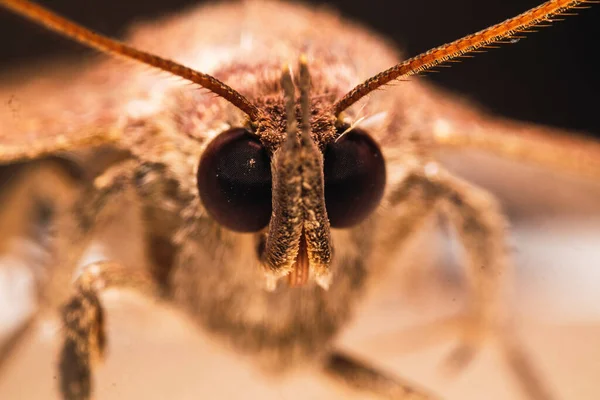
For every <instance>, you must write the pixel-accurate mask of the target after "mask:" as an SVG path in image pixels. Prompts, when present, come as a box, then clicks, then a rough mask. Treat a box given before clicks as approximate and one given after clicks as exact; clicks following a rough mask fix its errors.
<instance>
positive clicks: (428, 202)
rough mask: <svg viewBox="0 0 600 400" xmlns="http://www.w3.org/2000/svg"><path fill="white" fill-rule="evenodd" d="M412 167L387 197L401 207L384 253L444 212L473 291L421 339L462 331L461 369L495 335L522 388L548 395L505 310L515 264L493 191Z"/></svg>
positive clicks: (457, 354)
mask: <svg viewBox="0 0 600 400" xmlns="http://www.w3.org/2000/svg"><path fill="white" fill-rule="evenodd" d="M411 171H412V172H410V173H409V174H408V175H407V176H406V178H405V179H403V180H401V181H400V182H399V183H396V184H395V187H394V188H393V189H392V191H391V193H390V195H389V196H388V199H389V206H390V207H395V208H396V209H397V210H394V213H395V216H394V218H392V219H391V220H390V221H389V222H387V223H388V224H389V227H388V229H386V232H387V233H386V238H385V239H384V240H383V241H382V245H383V246H384V247H383V248H382V252H381V253H382V254H391V253H392V251H397V250H398V248H400V246H402V244H403V243H404V242H405V240H406V239H408V237H409V236H410V234H411V233H412V232H415V231H416V230H418V228H419V226H420V225H421V224H422V223H423V222H424V221H425V220H426V218H427V217H428V216H430V215H431V214H432V213H434V212H438V211H440V210H444V211H446V213H447V215H448V217H449V219H450V222H451V223H452V225H453V226H454V228H455V230H456V232H457V235H458V239H459V241H460V243H461V245H462V247H463V249H464V264H465V265H466V267H467V271H468V278H469V283H470V289H471V290H470V298H469V302H468V310H467V312H466V315H464V316H459V317H451V318H449V319H446V320H442V321H438V322H436V323H433V324H431V325H428V326H425V327H419V328H416V332H418V334H417V336H418V338H419V341H421V342H424V343H430V342H431V341H436V340H439V338H440V337H442V336H445V335H447V334H448V333H452V332H456V330H457V329H458V330H459V332H460V333H461V344H460V345H459V346H458V347H457V348H456V350H455V351H453V352H452V354H451V356H450V357H449V361H450V365H451V366H453V367H454V368H459V367H464V366H466V365H467V364H468V362H469V361H470V360H471V359H472V358H473V356H474V355H475V353H476V350H477V349H478V347H479V346H480V345H481V344H482V343H483V340H484V339H487V338H490V336H491V337H492V338H494V339H496V340H497V341H498V342H499V343H500V348H501V351H502V353H503V355H504V357H505V359H506V360H507V363H508V365H509V367H510V368H511V370H512V371H513V373H514V374H515V376H516V377H517V380H518V382H519V384H520V385H521V386H522V388H523V389H524V391H525V392H526V393H527V394H528V395H529V396H530V397H531V398H533V399H539V400H541V399H546V400H547V399H550V398H551V396H550V392H549V390H548V389H547V388H545V387H544V385H543V384H542V381H541V379H540V378H539V377H538V374H537V373H536V371H535V368H534V367H533V365H532V363H531V362H530V358H529V357H528V356H527V355H526V354H525V352H524V350H523V349H522V348H521V347H520V345H519V342H518V340H517V339H516V338H515V336H514V329H513V327H512V326H511V325H510V321H509V318H508V315H507V313H506V311H507V310H505V308H504V306H505V300H506V297H505V295H506V293H505V290H506V283H507V280H508V279H507V278H509V277H510V275H509V274H511V273H512V268H511V267H512V266H511V262H510V257H509V254H508V251H509V249H508V247H507V244H506V236H507V234H508V232H507V227H508V223H507V221H506V219H505V217H504V216H503V215H502V213H501V210H500V207H499V205H498V204H497V202H496V201H495V199H494V198H493V197H492V196H491V195H489V194H488V193H486V192H485V191H483V190H481V189H479V188H476V187H474V186H472V185H470V184H469V183H467V182H465V181H463V180H461V179H459V178H456V177H454V176H452V175H451V174H449V173H448V172H446V171H444V170H443V169H441V168H440V166H439V165H438V164H436V163H433V162H431V163H428V164H425V165H424V166H421V167H420V168H417V167H414V168H412V170H411ZM413 333H414V332H413Z"/></svg>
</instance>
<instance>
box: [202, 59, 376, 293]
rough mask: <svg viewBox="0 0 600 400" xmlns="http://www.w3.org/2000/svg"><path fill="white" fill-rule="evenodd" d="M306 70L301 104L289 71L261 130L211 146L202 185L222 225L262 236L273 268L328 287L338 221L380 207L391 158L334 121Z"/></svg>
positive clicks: (264, 256)
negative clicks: (314, 95) (313, 93)
mask: <svg viewBox="0 0 600 400" xmlns="http://www.w3.org/2000/svg"><path fill="white" fill-rule="evenodd" d="M300 71H301V77H300V78H299V81H300V84H299V85H300V92H301V94H300V99H299V101H300V106H299V107H297V106H296V97H295V89H294V84H293V80H292V78H291V74H290V73H289V70H284V72H283V75H282V80H281V85H282V89H283V92H284V93H283V97H282V98H281V99H280V101H278V102H275V104H277V106H275V107H274V106H273V103H272V102H271V106H270V107H268V108H265V109H263V110H261V115H262V117H261V119H260V120H259V121H258V122H257V124H256V125H258V126H259V128H258V129H254V130H253V129H252V127H249V128H241V127H240V128H232V129H229V130H227V131H226V132H223V133H221V134H220V135H219V136H217V137H216V138H215V139H214V140H213V141H212V142H211V143H209V144H208V146H207V148H206V149H205V151H204V153H203V155H202V157H201V159H200V163H199V167H198V174H197V176H198V191H199V195H200V198H201V200H202V203H203V205H204V207H205V208H206V211H207V213H208V214H209V215H210V216H211V217H212V218H213V219H215V221H217V222H218V223H219V224H221V225H222V226H223V227H225V228H227V229H230V230H233V231H238V232H257V233H258V234H259V235H260V238H259V243H260V245H259V246H258V258H259V259H260V260H261V261H262V263H263V264H264V266H265V269H266V271H267V274H274V277H275V278H278V277H281V276H284V275H288V274H289V283H290V284H291V285H301V284H304V283H306V282H307V280H308V278H309V277H310V276H313V277H315V278H316V279H317V282H319V283H320V284H321V285H322V286H327V285H328V284H329V283H328V282H329V275H330V273H329V264H330V263H331V257H332V253H333V245H332V243H331V235H330V226H333V227H335V228H349V227H352V226H355V225H357V224H359V223H361V222H362V221H364V220H365V219H366V218H367V217H368V216H369V215H370V214H371V213H372V212H373V211H374V210H375V208H376V207H377V205H378V204H379V201H380V200H381V198H382V197H383V191H384V187H385V162H384V160H383V156H382V154H381V151H380V150H379V147H378V145H377V144H376V142H375V141H374V140H373V139H372V138H371V137H370V136H369V135H368V134H367V133H366V132H365V131H363V130H360V129H354V130H353V129H350V128H348V127H346V126H344V125H341V126H340V127H336V123H335V121H336V118H335V115H334V114H333V113H332V111H331V105H329V107H326V106H323V105H322V104H321V103H318V102H317V103H313V102H311V99H310V96H309V85H310V82H309V80H308V66H307V65H306V60H302V61H301V64H300ZM297 116H299V117H300V118H299V120H300V121H299V122H300V126H301V128H302V129H301V131H302V132H301V133H300V134H298V133H297V129H296V127H297V125H298V121H297ZM313 116H314V120H315V121H317V123H316V124H312V123H311V122H312V120H313ZM276 121H280V122H281V123H280V124H277V123H275V122H276ZM283 123H285V124H283ZM313 125H314V126H313Z"/></svg>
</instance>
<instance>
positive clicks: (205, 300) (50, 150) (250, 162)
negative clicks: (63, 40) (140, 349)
mask: <svg viewBox="0 0 600 400" xmlns="http://www.w3.org/2000/svg"><path fill="white" fill-rule="evenodd" d="M586 3H590V2H588V1H574V0H571V1H568V0H552V1H548V2H546V3H543V4H542V5H540V6H538V7H536V8H534V9H532V10H529V11H527V12H525V13H523V14H521V15H518V16H516V17H514V18H512V19H509V20H507V21H504V22H502V23H500V24H498V25H494V26H491V27H489V28H487V29H484V30H482V31H480V32H477V33H475V34H472V35H469V36H466V37H464V38H461V39H459V40H457V41H455V42H452V43H449V44H446V45H443V46H440V47H437V48H434V49H432V50H430V51H428V52H426V53H423V54H421V55H418V56H416V57H413V58H409V59H404V61H402V60H403V57H402V56H401V55H400V54H399V53H398V52H397V50H395V49H394V48H392V47H390V46H389V45H388V44H386V43H385V42H384V41H383V40H382V39H381V38H379V37H378V36H377V35H375V34H373V33H371V32H369V31H367V30H365V29H363V28H361V27H359V26H356V25H354V24H352V23H348V22H346V21H343V20H340V19H338V18H336V17H335V16H334V15H333V14H330V13H328V12H325V11H321V10H311V9H309V8H307V7H304V6H301V5H293V4H287V3H279V2H246V3H242V4H237V3H226V4H217V5H211V6H203V7H200V8H197V9H195V10H190V11H189V12H188V13H186V14H185V15H179V16H174V17H171V18H168V19H165V20H163V21H161V22H160V23H157V24H156V25H147V26H141V27H139V28H138V29H137V30H136V31H135V32H134V34H133V35H132V37H131V38H130V39H129V40H128V41H127V44H125V43H121V42H118V41H115V40H112V39H109V38H107V37H104V36H102V35H100V34H97V33H94V32H92V31H90V30H88V29H86V28H84V27H82V26H79V25H77V24H76V23H74V22H71V21H68V20H66V19H64V18H62V17H60V16H58V15H56V14H54V13H52V12H51V11H49V10H47V9H45V8H43V7H40V6H38V5H36V4H35V3H31V2H29V1H25V0H1V1H0V4H1V5H2V6H4V7H5V8H7V9H9V10H12V11H13V12H16V13H18V14H20V15H22V16H24V17H26V18H29V19H32V20H33V21H35V22H36V23H39V24H41V25H44V26H46V27H48V28H49V29H51V30H55V31H57V32H59V33H61V34H63V35H66V36H68V37H71V38H73V39H74V40H76V41H78V42H80V43H82V44H84V45H86V46H89V47H92V48H95V49H98V50H100V51H102V52H104V53H108V54H112V55H115V56H117V60H109V61H103V62H101V63H98V64H97V65H94V66H91V67H90V68H89V69H88V70H86V71H81V70H77V71H76V72H72V71H66V72H63V73H62V76H61V77H60V79H56V80H54V81H37V82H31V83H29V84H24V85H22V86H19V88H18V90H16V89H15V88H10V90H12V91H14V92H18V93H19V97H20V98H28V96H34V94H35V93H53V95H52V98H51V99H49V100H48V101H40V102H37V103H34V104H29V105H28V107H27V110H26V113H27V114H26V115H24V113H25V110H23V112H21V111H20V110H16V111H15V110H14V109H12V107H7V110H3V111H2V112H3V114H1V119H0V121H1V122H0V124H1V125H0V126H1V131H0V163H2V165H3V167H2V168H3V169H2V178H3V179H4V180H2V182H3V184H5V185H6V186H7V187H8V185H12V186H13V187H12V188H11V191H10V193H12V195H11V196H10V197H9V198H8V199H7V200H5V203H6V205H5V207H3V212H2V214H1V218H2V220H3V223H2V225H3V227H6V228H5V229H3V232H1V233H0V235H1V236H0V249H3V247H5V246H6V243H7V242H8V240H9V238H10V237H12V236H16V235H19V234H23V233H27V232H28V230H29V229H31V224H30V223H28V221H30V220H31V219H32V210H34V211H35V213H33V214H34V216H33V218H34V219H36V222H38V223H37V225H38V226H40V225H41V226H43V227H44V228H45V229H44V230H43V232H41V233H40V232H37V231H36V233H38V234H39V237H40V240H44V241H46V242H47V243H46V246H47V248H48V249H49V254H50V256H49V257H48V258H47V259H46V260H45V261H44V264H45V265H44V267H43V271H44V272H43V273H41V274H39V275H40V276H39V277H37V280H36V287H37V289H38V302H39V304H40V310H39V311H38V312H37V313H36V314H35V315H34V317H32V319H31V320H29V321H27V322H26V323H25V324H24V325H23V327H22V328H20V329H18V330H17V331H16V332H15V334H14V335H13V336H12V337H11V338H9V340H8V341H7V342H6V343H5V345H4V346H3V347H2V348H0V361H7V360H9V358H10V354H11V353H12V352H13V351H14V349H15V348H17V347H18V346H19V345H21V344H22V343H23V342H24V340H25V338H27V335H28V333H29V332H30V331H31V329H32V327H33V326H34V325H35V322H36V319H37V318H38V317H39V316H40V315H42V314H43V313H44V312H46V311H48V310H56V309H59V310H60V313H61V316H62V321H63V331H62V334H63V335H64V343H63V347H62V349H61V352H60V361H59V365H58V379H59V388H60V392H61V395H62V397H63V398H64V399H69V400H84V399H90V398H92V396H93V386H92V381H93V372H94V367H95V366H96V365H97V364H98V362H99V361H100V360H101V359H102V356H103V354H104V352H105V349H106V343H107V338H106V334H105V319H106V316H105V313H104V310H103V305H102V300H101V298H100V294H101V293H102V292H103V291H104V290H106V289H109V288H123V289H133V290H138V291H140V292H142V293H144V294H145V295H147V296H149V297H152V298H156V299H159V300H161V301H164V302H166V303H168V304H171V305H172V306H173V307H176V308H178V309H181V310H183V311H184V312H185V313H187V314H188V315H189V317H190V318H191V319H193V320H194V321H195V322H197V324H198V325H199V326H200V327H202V328H203V329H204V330H205V331H207V332H209V333H210V334H211V335H214V336H215V337H217V338H221V339H223V341H224V342H226V343H228V344H229V345H230V346H232V347H233V348H234V349H235V350H236V351H239V352H241V353H244V354H251V355H252V356H254V357H255V359H256V360H257V362H258V363H259V364H260V365H262V366H264V367H265V368H266V369H268V370H270V371H278V372H282V371H286V370H289V369H290V368H292V367H293V366H295V365H301V364H306V363H308V364H311V365H314V366H315V368H317V369H318V370H320V371H322V372H323V373H324V374H325V375H326V376H328V377H330V378H331V379H332V381H336V382H338V383H339V384H341V385H345V386H347V387H348V388H352V389H353V390H356V391H360V392H365V394H368V395H371V396H372V397H373V396H375V397H380V398H394V399H433V398H438V397H437V395H436V394H433V393H430V392H429V391H428V390H426V389H421V388H420V387H418V386H417V385H414V384H412V383H408V382H405V381H404V380H402V379H401V378H400V377H394V376H392V375H391V374H389V373H387V372H386V371H384V370H383V369H381V368H380V367H379V366H378V365H377V363H376V360H366V361H365V360H359V359H356V358H354V357H352V356H350V355H348V354H346V353H344V352H343V351H341V350H337V349H335V348H334V347H333V346H332V343H333V339H334V338H335V337H336V335H337V334H338V333H339V332H340V330H341V329H342V328H343V327H344V326H345V325H347V324H348V322H349V321H350V319H351V317H352V313H353V310H354V309H355V308H356V307H357V306H358V304H360V299H361V297H362V296H363V295H364V292H365V291H367V289H368V287H369V283H370V282H371V281H372V280H374V279H381V277H382V276H384V274H385V272H386V270H387V269H388V268H390V260H392V259H393V258H394V257H393V256H394V255H395V254H397V253H399V252H401V251H402V249H403V245H404V243H406V241H407V240H408V239H409V238H410V237H411V235H413V234H414V233H415V232H417V231H418V230H419V229H420V228H421V227H422V226H423V224H424V223H425V222H426V221H427V220H428V219H430V218H432V217H433V216H435V215H437V214H443V215H445V216H446V217H447V218H448V220H449V221H450V223H451V224H452V225H453V227H454V229H455V230H456V232H457V234H458V238H459V241H460V243H461V244H462V246H463V247H464V251H465V254H466V256H465V258H464V260H463V261H464V264H465V267H466V269H467V271H468V275H469V278H470V284H471V285H470V297H469V305H468V307H467V309H466V310H465V312H464V314H462V315H461V316H459V317H458V320H459V321H460V324H459V328H458V330H457V335H458V337H459V338H460V343H461V344H460V345H459V346H458V347H457V348H456V350H455V351H453V352H452V354H451V356H450V360H451V362H452V363H453V364H454V365H455V366H458V367H460V366H464V365H466V364H468V363H469V361H470V360H471V359H472V358H473V357H474V356H475V355H476V353H477V350H478V348H479V347H480V345H481V343H483V342H485V341H486V340H488V339H490V338H493V339H495V340H496V341H498V342H499V344H500V346H501V348H502V349H503V351H504V352H505V354H506V356H507V359H508V360H509V365H510V367H511V368H512V369H513V371H514V372H515V376H516V377H517V379H518V380H519V383H520V384H521V386H522V388H523V389H524V391H525V392H526V393H527V394H528V395H529V396H530V397H531V398H535V399H547V398H550V396H551V393H549V391H548V389H546V387H545V385H544V383H543V379H541V378H540V377H538V376H537V373H536V371H535V368H534V367H533V366H532V365H531V363H530V362H529V360H528V358H527V356H526V355H525V353H524V352H523V351H522V349H521V346H520V345H519V341H518V339H517V338H516V337H515V336H514V335H513V334H512V328H513V327H512V322H511V320H510V318H509V316H508V315H507V314H506V310H505V309H504V301H503V300H504V291H505V282H504V281H505V278H506V276H507V275H508V274H509V272H510V269H511V261H510V258H511V257H510V251H509V248H508V246H507V244H506V229H507V221H506V218H505V217H504V215H503V213H502V210H501V208H500V206H499V204H498V202H497V201H496V200H495V199H494V197H493V196H492V195H491V194H490V193H487V192H486V191H484V190H482V189H480V188H478V187H476V186H475V185H473V184H470V183H469V182H467V181H465V180H463V179H461V178H460V177H457V176H454V175H453V174H452V173H450V172H449V171H447V170H445V169H444V168H443V166H442V165H441V164H440V163H439V162H437V159H436V155H437V153H438V152H439V151H440V150H443V149H448V148H456V147H473V148H478V149H482V150H485V151H489V152H491V153H494V154H497V155H501V156H504V157H507V158H510V159H514V160H519V161H523V162H530V163H533V164H538V165H541V166H544V167H547V168H549V169H553V170H561V171H567V172H571V173H576V174H579V175H582V176H586V177H589V178H598V176H600V161H599V158H598V157H597V155H599V154H600V144H598V143H595V142H593V141H590V140H585V139H583V138H573V137H567V136H565V134H564V133H561V132H560V131H559V130H555V129H552V128H545V127H540V126H534V125H527V124H520V123H516V122H511V121H506V120H503V119H501V118H496V117H493V116H491V115H488V114H486V113H484V112H482V111H480V110H478V109H476V108H475V107H473V106H471V105H469V104H466V103H465V102H462V101H461V100H459V99H457V98H455V97H453V96H452V95H451V94H448V93H444V92H443V91H441V90H439V89H436V88H434V87H432V86H430V85H427V84H426V83H423V82H419V81H412V82H410V83H407V84H406V85H404V84H402V85H396V86H397V87H394V86H393V85H390V84H392V83H395V82H401V81H403V80H405V79H407V78H409V77H411V76H414V75H417V74H420V73H422V72H425V71H427V70H430V69H431V68H433V67H435V66H438V65H440V64H444V63H448V62H452V61H453V60H455V59H457V58H460V57H463V56H467V55H468V54H469V53H472V52H475V51H478V49H481V48H486V47H488V46H491V45H492V44H494V43H497V42H502V41H515V40H518V39H519V38H520V37H521V35H523V34H525V33H527V32H528V31H529V30H530V29H532V28H533V27H535V26H537V25H540V24H545V23H548V22H551V21H552V19H553V18H557V17H559V16H561V15H562V14H564V13H567V12H568V11H569V10H571V9H574V8H577V7H579V6H582V5H585V4H586ZM356 54H363V55H364V54H369V57H360V58H357V57H355V55H356ZM130 61H137V62H134V63H131V62H130ZM140 64H145V65H146V66H149V67H154V69H158V70H160V71H163V72H165V73H167V74H168V75H170V76H171V77H178V78H180V79H169V78H162V77H160V76H157V75H156V74H153V73H151V72H149V71H147V70H145V69H144V68H140ZM190 82H191V83H192V85H190ZM401 83H403V82H401ZM386 85H390V87H387V86H386ZM198 87H201V88H203V89H204V90H198ZM378 89H385V90H378ZM17 111H18V112H17ZM15 171H17V172H18V173H20V179H18V181H17V183H16V184H15V183H14V182H10V181H11V179H9V178H10V177H13V176H14V174H15V173H17V172H15ZM7 177H8V178H7ZM33 189H35V190H33ZM7 191H8V190H7ZM19 193H22V194H27V196H18V194H19ZM4 195H5V196H8V194H4ZM126 218H133V219H136V220H138V222H139V224H140V225H141V226H142V227H143V233H142V234H140V235H132V236H131V237H128V238H127V239H128V240H130V241H131V243H128V244H127V245H128V246H129V245H130V246H131V247H132V248H133V247H136V246H140V247H142V248H143V249H144V254H145V256H146V257H145V258H147V260H143V261H142V260H140V261H139V265H125V264H123V263H120V262H118V261H117V260H115V261H110V260H109V261H101V262H92V263H89V264H88V265H85V266H83V267H82V268H81V269H80V270H78V271H76V266H77V263H78V261H79V260H80V259H81V257H82V254H83V252H84V250H85V249H86V247H87V245H88V244H89V243H90V241H91V239H92V238H93V237H94V234H95V232H97V231H98V230H101V229H102V228H103V227H105V226H107V225H110V224H117V223H119V222H120V221H123V220H124V219H126Z"/></svg>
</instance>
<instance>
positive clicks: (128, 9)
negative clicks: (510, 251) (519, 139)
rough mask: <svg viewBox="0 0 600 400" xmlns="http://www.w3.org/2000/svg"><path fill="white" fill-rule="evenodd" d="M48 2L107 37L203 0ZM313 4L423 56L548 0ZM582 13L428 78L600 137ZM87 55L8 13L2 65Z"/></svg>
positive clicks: (599, 87)
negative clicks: (333, 11)
mask: <svg viewBox="0 0 600 400" xmlns="http://www.w3.org/2000/svg"><path fill="white" fill-rule="evenodd" d="M38 2H39V3H41V4H46V5H48V6H49V7H51V8H52V9H53V10H56V11H59V12H61V13H63V14H65V15H67V16H69V17H70V18H72V19H74V20H75V21H78V22H79V23H81V24H84V25H86V26H88V27H91V28H93V29H96V30H98V31H99V32H102V33H105V34H110V35H115V36H122V35H123V34H124V33H125V31H126V28H127V26H128V25H129V24H130V23H132V22H134V21H136V20H142V19H148V18H152V17H155V16H158V15H162V14H165V13H168V12H170V11H179V10H181V9H182V8H183V7H186V6H190V5H193V4H197V3H201V2H202V1H195V0H169V1H164V0H146V1H121V0H104V1H93V0H85V1H81V0H52V1H49V0H39V1H38ZM307 2H308V3H315V4H326V5H330V6H331V7H332V8H335V9H338V10H340V11H341V12H342V13H343V14H344V15H346V16H348V17H350V18H353V19H355V20H357V21H360V22H362V23H363V24H365V25H367V26H369V27H371V28H372V29H374V30H375V31H377V32H380V33H381V34H383V35H385V36H387V37H389V38H390V39H391V40H392V41H394V42H395V43H397V44H398V45H399V46H400V47H401V48H403V49H405V50H406V54H407V55H416V54H418V53H420V52H423V51H426V50H428V49H429V48H431V47H434V46H437V45H440V44H443V43H446V42H449V41H452V40H454V39H457V38H459V37H461V36H464V35H467V34H470V33H473V32H475V31H478V30H480V29H482V28H485V27H487V26H489V25H491V24H494V23H497V22H500V21H502V20H504V19H506V18H509V17H513V16H515V15H517V14H518V13H521V12H523V11H525V10H527V9H529V8H531V7H534V6H536V5H539V4H540V3H542V0H490V1H485V2H482V1H478V0H434V1H428V2H426V3H423V2H418V1H386V0H369V1H364V0H330V1H327V2H321V1H307ZM577 12H578V13H579V14H580V15H578V16H576V17H568V18H566V19H565V21H562V22H556V23H554V24H553V26H552V27H550V28H540V29H539V32H538V33H535V34H528V35H527V38H526V39H524V40H521V41H520V42H519V43H517V44H512V45H502V46H501V47H502V48H500V49H495V50H490V51H489V52H488V53H487V54H478V55H477V57H475V58H474V59H469V60H466V61H464V62H463V63H461V64H458V65H455V66H453V68H443V69H440V70H441V73H438V74H429V75H428V76H427V79H430V80H432V81H435V82H438V83H440V84H442V85H444V86H446V87H449V88H452V89H455V90H457V91H459V92H461V93H463V94H465V95H467V96H469V97H471V98H472V99H474V100H477V101H479V102H480V103H482V104H483V105H485V106H486V107H487V108H488V109H490V110H491V111H494V112H497V113H499V114H502V115H506V116H509V117H513V118H518V119H523V120H528V121H536V122H542V123H547V124H552V125H556V126H561V127H565V128H572V129H577V130H582V131H585V132H588V133H589V134H596V135H600V119H598V118H597V111H598V106H599V105H600V104H599V103H600V102H599V100H598V99H599V97H598V94H599V93H600V74H598V73H597V70H598V63H597V61H596V57H595V56H596V54H595V51H594V49H595V48H596V47H597V42H596V39H597V38H599V37H600V23H598V21H600V7H599V6H592V7H591V8H590V9H588V10H577ZM15 38H18V40H15ZM82 51H84V50H82V48H81V46H79V45H76V44H73V43H71V42H69V41H67V40H65V39H63V38H60V37H58V36H56V35H53V34H48V32H47V31H46V30H44V29H43V28H39V27H36V26H33V25H32V24H30V23H26V22H24V21H23V20H21V19H20V18H18V17H15V16H12V15H8V14H7V13H6V12H0V54H1V56H0V69H4V68H6V67H10V66H14V65H17V64H19V63H22V62H26V61H32V60H35V59H44V58H47V57H48V56H52V57H54V56H58V55H62V54H68V53H71V54H78V53H81V52H82ZM85 51H87V50H85ZM85 51H84V52H85ZM523 89H526V90H523Z"/></svg>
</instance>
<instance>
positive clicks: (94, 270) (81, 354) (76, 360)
mask: <svg viewBox="0 0 600 400" xmlns="http://www.w3.org/2000/svg"><path fill="white" fill-rule="evenodd" d="M111 288H126V289H134V290H136V291H139V292H142V293H144V294H146V295H148V296H152V297H155V298H156V297H159V291H158V289H157V287H156V286H155V284H154V281H153V280H152V279H151V278H150V277H149V276H148V275H147V274H146V273H144V272H143V271H140V270H134V269H131V268H125V267H123V266H122V265H121V264H117V263H113V262H98V263H94V264H91V265H88V266H86V267H85V268H84V270H83V272H82V273H81V274H80V275H79V277H78V278H77V279H76V281H75V283H74V293H73V294H72V295H71V297H70V299H69V300H68V301H67V303H66V304H65V305H64V306H63V308H62V311H61V313H62V319H63V327H64V333H63V334H64V338H65V339H64V344H63V347H62V351H61V354H60V363H59V373H60V390H61V393H62V396H63V399H65V400H89V399H90V398H91V393H92V383H91V375H92V369H93V367H94V365H97V363H98V362H99V361H102V358H103V354H104V350H105V348H106V334H105V318H104V310H103V308H102V304H101V302H100V299H99V294H100V293H101V292H102V291H104V290H107V289H111Z"/></svg>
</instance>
